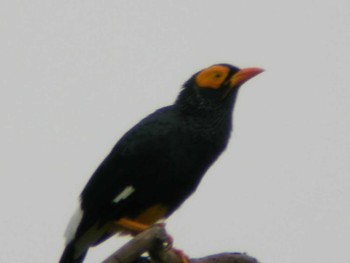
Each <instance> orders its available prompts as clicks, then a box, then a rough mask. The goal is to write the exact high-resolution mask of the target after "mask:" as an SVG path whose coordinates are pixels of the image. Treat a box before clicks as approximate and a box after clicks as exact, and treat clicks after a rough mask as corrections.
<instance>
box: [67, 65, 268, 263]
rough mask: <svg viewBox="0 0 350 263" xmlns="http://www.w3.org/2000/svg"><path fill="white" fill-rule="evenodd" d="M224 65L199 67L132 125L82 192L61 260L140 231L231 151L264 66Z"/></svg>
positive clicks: (78, 256)
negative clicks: (238, 113)
mask: <svg viewBox="0 0 350 263" xmlns="http://www.w3.org/2000/svg"><path fill="white" fill-rule="evenodd" d="M261 72H262V69H259V68H246V69H239V68H236V67H234V66H231V65H228V64H218V65H213V66H211V67H208V68H206V69H204V70H202V71H200V72H198V73H196V74H194V75H193V76H192V77H191V78H190V79H189V80H188V81H187V82H186V83H185V84H184V86H183V89H182V90H181V92H180V94H179V96H178V98H177V99H176V101H175V103H174V104H173V105H171V106H167V107H164V108H161V109H159V110H157V111H155V112H154V113H152V114H150V115H149V116H147V117H146V118H144V119H143V120H141V121H140V122H139V123H138V124H136V125H135V126H134V127H133V128H131V129H130V130H129V131H128V132H127V133H126V134H125V135H124V136H123V137H122V138H121V139H120V140H119V142H118V143H117V144H116V145H115V146H114V148H113V149H112V151H111V152H110V154H109V155H108V156H107V157H106V159H105V160H104V161H103V162H102V164H101V165H100V166H99V167H98V168H97V170H96V171H95V173H94V174H93V175H92V177H91V179H90V180H89V182H88V183H87V185H86V186H85V188H84V190H83V192H82V193H81V206H80V207H79V209H78V211H77V212H76V214H75V215H74V216H73V217H72V219H71V221H70V223H69V225H68V228H67V231H66V238H67V242H66V248H65V250H64V252H63V255H62V257H61V260H60V262H61V263H73V262H74V263H78V262H83V260H84V258H85V256H86V253H87V251H88V249H89V247H91V246H95V245H98V244H100V243H101V242H103V241H104V240H106V239H107V238H109V237H110V236H111V235H113V234H115V233H118V232H119V233H130V234H136V233H138V232H140V231H142V230H144V229H145V228H147V226H149V225H151V224H154V223H155V222H157V221H158V220H161V219H164V218H167V217H168V216H169V215H171V214H172V213H173V212H174V211H175V210H176V209H177V208H178V207H179V206H180V205H181V204H182V203H183V202H184V200H185V199H186V198H187V197H188V196H189V195H191V194H192V193H193V192H194V191H195V190H196V188H197V186H198V184H199V182H200V181H201V179H202V177H203V175H204V174H205V172H206V171H207V170H208V168H209V167H210V166H211V165H212V164H213V163H214V162H215V160H216V159H217V158H218V157H219V155H220V154H221V153H222V152H223V151H224V149H225V147H226V146H227V143H228V140H229V138H230V132H231V128H232V111H233V108H234V104H235V100H236V96H237V92H238V90H239V87H240V86H241V85H242V84H243V83H244V82H245V81H247V80H249V79H250V78H252V77H254V76H256V75H257V74H259V73H261Z"/></svg>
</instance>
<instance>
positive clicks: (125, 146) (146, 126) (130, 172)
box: [81, 114, 176, 212]
mask: <svg viewBox="0 0 350 263" xmlns="http://www.w3.org/2000/svg"><path fill="white" fill-rule="evenodd" d="M158 115H160V116H158ZM163 115H164V114H155V116H150V117H148V118H146V119H145V120H144V121H142V122H140V123H139V124H138V125H136V126H135V127H134V128H133V129H131V130H130V131H129V132H128V133H126V134H125V136H123V138H122V139H121V140H120V141H119V142H118V143H117V145H116V146H115V147H114V148H113V150H112V151H111V153H110V154H109V155H108V156H107V158H106V159H105V160H104V161H103V162H102V164H101V165H100V166H99V167H98V169H97V170H96V171H95V173H94V174H93V175H92V177H91V179H90V180H89V182H88V183H87V185H86V187H85V189H84V190H83V192H82V194H81V201H82V209H83V210H84V211H89V210H91V211H95V212H98V211H105V210H106V209H107V210H108V208H109V207H111V206H113V209H114V211H115V212H116V211H117V210H118V208H119V207H118V205H119V204H123V203H124V205H125V204H126V203H127V202H125V200H126V199H127V198H128V197H129V196H131V195H139V193H141V192H144V191H146V190H147V189H146V187H147V186H148V185H149V184H150V182H151V183H152V181H153V183H156V181H157V178H158V177H159V176H160V175H164V173H167V171H169V170H171V162H169V161H168V160H167V153H168V152H169V150H170V149H171V148H172V144H174V143H176V142H169V138H171V137H172V135H173V133H176V128H174V123H173V122H172V121H171V120H172V118H169V117H168V118H163V117H162V116H163ZM165 115H166V114H165Z"/></svg>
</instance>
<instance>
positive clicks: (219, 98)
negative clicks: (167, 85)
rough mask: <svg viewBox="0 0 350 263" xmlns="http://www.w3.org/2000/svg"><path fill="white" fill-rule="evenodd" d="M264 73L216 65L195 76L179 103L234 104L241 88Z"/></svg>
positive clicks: (199, 104) (185, 86) (190, 80)
mask: <svg viewBox="0 0 350 263" xmlns="http://www.w3.org/2000/svg"><path fill="white" fill-rule="evenodd" d="M261 72H263V70H262V69H260V68H244V69H239V68H237V67H235V66H232V65H229V64H216V65H213V66H210V67H208V68H205V69H203V70H201V71H199V72H197V73H196V74H194V75H193V76H192V77H191V78H190V79H189V80H188V81H187V82H186V83H185V84H184V90H183V92H182V94H180V96H179V101H182V100H184V101H187V102H186V104H187V103H190V104H192V106H195V105H196V104H197V106H204V107H209V106H215V105H224V104H227V103H228V104H231V105H232V104H233V102H234V99H235V97H236V94H237V91H238V89H239V87H240V86H241V85H242V84H243V83H245V82H246V81H248V80H249V79H251V78H253V77H254V76H256V75H258V74H259V73H261Z"/></svg>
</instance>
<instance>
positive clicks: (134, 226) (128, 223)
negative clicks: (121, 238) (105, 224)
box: [115, 218, 150, 233]
mask: <svg viewBox="0 0 350 263" xmlns="http://www.w3.org/2000/svg"><path fill="white" fill-rule="evenodd" d="M115 224H116V225H118V226H120V227H122V228H124V229H126V230H128V231H130V232H133V233H141V232H143V231H145V230H146V229H148V228H149V227H150V226H149V225H145V224H142V223H139V222H136V221H133V220H130V219H127V218H121V219H119V220H118V221H115Z"/></svg>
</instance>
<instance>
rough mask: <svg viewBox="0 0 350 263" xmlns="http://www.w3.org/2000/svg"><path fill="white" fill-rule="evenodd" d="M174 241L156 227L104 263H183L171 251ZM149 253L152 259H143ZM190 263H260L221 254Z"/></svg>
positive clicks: (133, 240) (176, 252) (172, 250)
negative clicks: (143, 255)
mask: <svg viewBox="0 0 350 263" xmlns="http://www.w3.org/2000/svg"><path fill="white" fill-rule="evenodd" d="M171 246H172V240H171V238H170V237H169V235H168V234H167V233H166V231H165V228H164V225H154V226H152V227H151V228H150V229H148V230H146V231H144V232H142V233H140V234H138V235H137V236H136V237H134V238H133V239H132V240H130V241H129V242H128V243H126V244H125V245H124V246H123V247H121V248H120V249H119V250H117V251H116V252H114V253H113V254H112V255H111V256H109V257H108V258H107V259H106V260H104V261H103V263H183V261H182V259H181V257H180V256H179V252H178V251H177V250H175V249H171ZM146 252H148V254H149V255H150V257H141V255H142V254H144V253H146ZM189 261H190V263H259V262H258V261H257V260H256V259H255V258H252V257H250V256H248V255H246V254H241V253H221V254H216V255H210V256H207V257H203V258H198V259H189Z"/></svg>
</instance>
